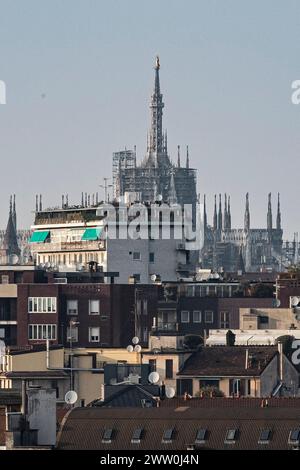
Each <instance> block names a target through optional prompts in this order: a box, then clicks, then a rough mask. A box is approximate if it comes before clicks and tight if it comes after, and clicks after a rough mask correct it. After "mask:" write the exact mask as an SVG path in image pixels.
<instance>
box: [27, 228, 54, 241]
mask: <svg viewBox="0 0 300 470" xmlns="http://www.w3.org/2000/svg"><path fill="white" fill-rule="evenodd" d="M49 233H50V231H49V230H45V231H36V232H33V234H32V235H31V238H30V240H29V242H30V243H44V242H45V241H46V238H47V237H48V236H49Z"/></svg>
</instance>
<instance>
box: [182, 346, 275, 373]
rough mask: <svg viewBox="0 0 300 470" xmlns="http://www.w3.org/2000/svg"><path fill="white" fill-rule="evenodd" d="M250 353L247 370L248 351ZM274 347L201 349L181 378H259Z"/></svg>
mask: <svg viewBox="0 0 300 470" xmlns="http://www.w3.org/2000/svg"><path fill="white" fill-rule="evenodd" d="M247 349H248V352H249V361H248V367H247V369H246V367H245V366H246V350H247ZM276 354H278V350H277V348H276V347H274V346H257V347H256V346H251V347H250V346H249V347H247V346H215V347H205V348H201V350H200V351H197V352H196V353H194V354H192V356H190V357H189V359H187V361H186V362H185V363H184V365H183V367H182V368H181V370H180V371H179V372H178V374H177V375H180V376H192V377H198V376H206V377H209V376H214V377H215V376H220V377H222V376H224V377H227V376H259V375H260V374H261V373H262V371H263V370H264V369H265V367H266V366H267V365H268V364H269V362H270V361H271V360H272V359H273V357H274V356H275V355H276Z"/></svg>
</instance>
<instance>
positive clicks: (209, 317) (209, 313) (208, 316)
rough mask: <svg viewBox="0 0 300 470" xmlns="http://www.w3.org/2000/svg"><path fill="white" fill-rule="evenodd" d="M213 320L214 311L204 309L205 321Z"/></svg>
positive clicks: (211, 321) (210, 321)
mask: <svg viewBox="0 0 300 470" xmlns="http://www.w3.org/2000/svg"><path fill="white" fill-rule="evenodd" d="M213 322H214V312H212V311H211V310H206V312H205V323H213Z"/></svg>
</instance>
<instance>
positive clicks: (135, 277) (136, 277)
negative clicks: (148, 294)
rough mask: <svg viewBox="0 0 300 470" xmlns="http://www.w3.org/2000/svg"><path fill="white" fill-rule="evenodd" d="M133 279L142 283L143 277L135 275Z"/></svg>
mask: <svg viewBox="0 0 300 470" xmlns="http://www.w3.org/2000/svg"><path fill="white" fill-rule="evenodd" d="M132 277H133V278H134V280H135V282H141V275H140V274H133V275H132Z"/></svg>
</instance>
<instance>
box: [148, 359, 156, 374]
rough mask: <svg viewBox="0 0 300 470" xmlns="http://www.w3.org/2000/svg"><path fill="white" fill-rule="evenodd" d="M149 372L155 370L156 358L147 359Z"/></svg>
mask: <svg viewBox="0 0 300 470" xmlns="http://www.w3.org/2000/svg"><path fill="white" fill-rule="evenodd" d="M149 369H150V372H156V359H149Z"/></svg>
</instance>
